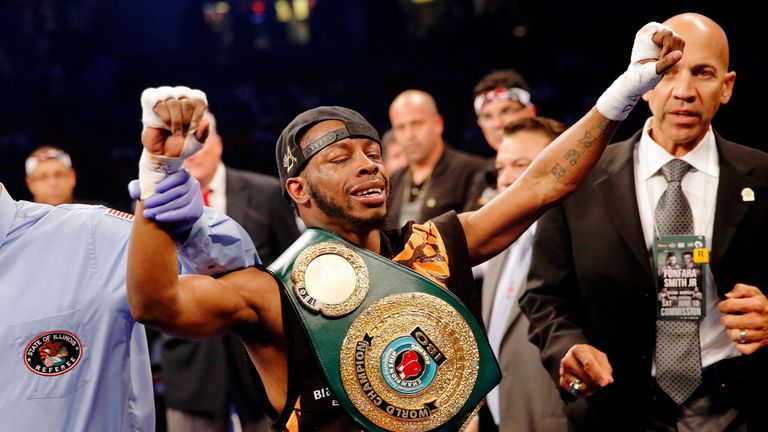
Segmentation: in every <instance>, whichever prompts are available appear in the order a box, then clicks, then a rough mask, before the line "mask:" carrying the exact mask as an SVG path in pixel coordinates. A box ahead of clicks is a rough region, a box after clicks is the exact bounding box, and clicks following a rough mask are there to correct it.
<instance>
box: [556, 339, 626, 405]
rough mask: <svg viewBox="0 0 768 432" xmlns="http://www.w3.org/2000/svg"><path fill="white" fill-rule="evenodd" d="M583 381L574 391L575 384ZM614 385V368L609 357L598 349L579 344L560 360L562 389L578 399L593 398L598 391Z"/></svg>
mask: <svg viewBox="0 0 768 432" xmlns="http://www.w3.org/2000/svg"><path fill="white" fill-rule="evenodd" d="M577 380H579V381H581V383H582V384H581V385H580V386H577V387H579V388H578V391H576V390H577V389H574V386H573V383H574V382H576V383H578V382H579V381H577ZM611 383H613V367H611V363H610V362H608V356H606V355H605V353H603V352H602V351H600V350H598V349H597V348H595V347H593V346H591V345H586V344H577V345H574V346H572V347H571V349H569V350H568V352H567V353H565V356H564V357H563V359H562V360H560V387H561V388H563V390H565V391H567V392H568V393H571V394H572V395H574V396H578V397H588V396H592V395H593V394H594V393H595V392H596V391H597V390H598V389H600V388H601V387H605V386H607V385H608V384H611Z"/></svg>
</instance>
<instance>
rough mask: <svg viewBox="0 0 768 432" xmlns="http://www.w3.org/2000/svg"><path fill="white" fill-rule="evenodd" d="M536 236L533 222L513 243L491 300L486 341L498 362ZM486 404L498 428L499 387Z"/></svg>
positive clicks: (489, 395) (522, 286)
mask: <svg viewBox="0 0 768 432" xmlns="http://www.w3.org/2000/svg"><path fill="white" fill-rule="evenodd" d="M535 235H536V223H535V222H534V224H533V225H531V226H530V227H529V228H528V230H526V231H525V232H524V233H523V234H522V235H521V236H520V237H519V238H518V239H517V240H516V241H515V242H514V243H512V244H511V245H510V246H509V249H508V253H507V257H506V259H505V260H504V264H503V266H502V268H501V272H500V273H499V281H498V283H497V284H496V293H495V295H494V298H493V306H492V309H491V318H490V320H489V321H490V322H489V323H488V341H489V342H490V343H491V348H493V353H494V354H495V355H496V358H499V350H500V349H501V341H502V339H504V335H505V334H506V333H507V323H508V322H509V318H510V315H511V314H512V308H513V307H514V306H515V302H516V301H517V298H518V297H520V293H521V292H522V290H523V288H524V287H525V283H526V281H527V279H528V269H529V268H530V266H531V252H532V250H533V239H534V237H535ZM486 401H487V403H488V409H490V411H491V414H492V415H493V420H494V421H495V422H496V424H497V425H498V424H499V419H500V418H499V386H496V387H494V389H493V390H491V392H490V393H489V394H488V396H487V398H486Z"/></svg>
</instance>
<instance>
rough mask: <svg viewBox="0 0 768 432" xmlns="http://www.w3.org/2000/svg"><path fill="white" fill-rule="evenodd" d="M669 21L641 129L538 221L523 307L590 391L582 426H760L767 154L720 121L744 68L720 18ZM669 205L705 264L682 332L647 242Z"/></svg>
mask: <svg viewBox="0 0 768 432" xmlns="http://www.w3.org/2000/svg"><path fill="white" fill-rule="evenodd" d="M665 24H666V25H667V26H669V27H671V28H672V30H674V31H675V32H676V33H677V34H679V35H680V36H681V37H682V38H683V40H684V41H685V49H684V53H683V57H682V59H681V60H680V62H679V63H678V64H677V65H675V66H674V67H673V68H671V69H670V70H669V71H667V72H666V74H665V76H664V77H663V78H662V80H661V82H660V83H659V84H658V85H657V86H656V87H655V88H654V89H653V90H651V91H649V92H646V93H645V94H644V95H643V96H642V97H643V99H644V100H646V101H647V102H648V104H649V106H650V109H651V112H652V117H651V118H650V119H649V120H648V121H647V122H646V124H645V127H644V128H643V129H642V130H641V131H640V132H638V133H637V134H635V135H634V136H633V137H632V138H630V139H629V140H627V141H624V142H621V143H618V144H615V145H611V146H609V147H608V149H607V150H606V152H605V154H604V155H603V157H602V159H601V161H600V162H599V163H598V165H597V167H596V168H595V170H594V171H593V172H592V173H591V174H590V177H588V179H587V180H586V181H585V182H584V184H583V185H582V187H581V188H580V189H579V190H578V191H577V192H576V193H575V194H574V195H573V196H572V197H570V198H569V199H568V200H566V201H565V202H563V204H562V205H561V206H560V207H556V208H554V209H552V210H551V211H550V212H548V213H547V214H546V215H545V216H543V217H542V218H541V219H540V220H539V223H538V230H537V237H536V240H535V244H534V253H533V258H532V264H531V269H530V273H529V282H528V290H527V291H526V292H525V293H524V295H523V297H522V298H521V300H520V302H521V307H522V309H523V311H524V313H525V314H526V315H527V316H528V318H529V319H530V322H531V325H530V330H529V336H530V338H531V340H532V341H533V342H534V343H535V344H537V345H538V346H539V348H540V349H541V358H542V361H543V363H544V365H545V367H546V368H547V369H548V370H549V373H550V375H551V376H552V378H553V379H554V380H555V381H556V382H557V383H558V384H559V386H560V388H561V389H562V394H563V396H564V397H566V398H569V397H571V395H573V396H576V397H582V398H586V399H587V402H588V412H587V419H586V421H587V423H586V425H587V429H589V430H643V431H645V430H654V431H655V430H686V431H687V430H697V431H698V430H706V431H710V430H717V431H720V430H747V429H748V430H766V422H765V420H764V419H763V416H762V415H761V413H760V410H764V409H765V407H766V406H768V398H767V396H766V395H768V393H767V392H766V389H767V388H768V367H766V365H768V350H766V349H764V347H765V345H768V339H767V338H768V299H766V296H765V292H766V289H768V272H766V271H765V260H764V257H763V255H762V254H756V253H754V251H757V250H761V249H762V247H763V245H765V244H766V242H768V225H767V224H766V223H765V221H766V218H768V196H766V190H767V188H768V176H767V175H766V173H768V155H766V154H764V153H761V152H759V151H756V150H753V149H750V148H747V147H743V146H740V145H737V144H734V143H731V142H729V141H727V140H725V139H723V138H722V137H720V136H719V135H718V134H717V133H716V132H714V131H713V130H712V128H711V125H710V124H711V120H712V118H713V117H714V115H715V113H716V112H717V111H718V109H719V107H720V105H722V104H725V103H727V102H728V101H729V100H730V98H731V93H732V90H733V85H734V81H735V78H736V74H735V72H729V71H728V62H729V48H728V41H727V38H726V36H725V33H724V31H723V30H722V29H721V28H720V26H719V25H717V24H716V23H715V22H714V21H712V20H710V19H709V18H707V17H704V16H702V15H698V14H682V15H678V16H675V17H672V18H670V19H669V20H668V21H667V22H666V23H665ZM601 99H602V98H601ZM600 105H601V102H600V101H598V107H600ZM679 161H684V163H682V162H679ZM680 167H683V168H682V169H680ZM675 170H678V172H677V175H673V173H672V171H675ZM681 173H683V175H682V176H681V175H680V174H681ZM681 191H682V194H683V195H684V196H685V198H682V197H681V196H680V194H681ZM664 196H667V197H669V196H675V197H677V201H676V203H675V204H674V205H669V201H668V200H667V199H666V198H665V197H664ZM662 198H665V199H662ZM684 203H685V205H684ZM673 207H674V208H675V209H678V210H679V213H677V214H678V216H677V217H676V218H675V219H674V220H673V222H676V223H677V224H678V225H680V226H683V225H685V226H687V231H688V233H689V234H693V235H703V236H705V238H706V246H705V247H706V248H707V249H708V250H709V264H710V267H709V270H710V271H708V272H707V276H706V279H707V284H706V290H703V291H704V292H703V294H704V297H705V301H706V316H704V317H703V319H702V320H701V321H686V320H682V319H680V320H676V321H673V323H674V324H672V327H673V328H675V329H683V328H685V329H686V330H685V331H679V332H678V333H676V334H670V332H669V329H670V326H669V324H665V323H669V321H664V320H659V319H657V313H658V312H657V311H659V308H658V307H659V304H658V303H657V302H658V301H659V300H657V298H658V297H657V295H656V293H657V288H656V286H655V282H654V281H655V279H656V275H655V269H654V268H653V267H654V266H655V265H658V264H656V263H654V262H657V260H656V259H652V258H651V254H650V253H649V251H650V249H651V246H652V244H653V243H654V239H655V238H656V235H657V234H658V235H663V234H664V233H665V232H663V231H664V230H662V228H661V225H667V223H666V219H667V216H665V215H668V214H669V213H667V210H668V208H673ZM686 208H687V211H686V210H684V209H686ZM662 222H664V223H662ZM683 222H685V223H683ZM705 251H706V250H705ZM705 251H704V252H705ZM703 255H706V254H703ZM653 256H654V257H655V256H658V255H657V254H654V255H653ZM690 324H692V325H690ZM691 342H692V343H691ZM670 358H674V359H675V361H674V362H673V363H672V364H671V365H670V362H669V360H670ZM670 377H671V378H672V379H671V380H670V379H669V378H670Z"/></svg>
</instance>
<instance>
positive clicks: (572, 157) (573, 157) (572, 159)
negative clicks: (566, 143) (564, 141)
mask: <svg viewBox="0 0 768 432" xmlns="http://www.w3.org/2000/svg"><path fill="white" fill-rule="evenodd" d="M580 157H581V153H579V152H578V151H577V150H574V149H570V150H568V152H567V153H566V154H565V156H563V159H565V160H566V161H568V163H569V164H571V166H573V165H576V164H577V163H578V162H579V158H580Z"/></svg>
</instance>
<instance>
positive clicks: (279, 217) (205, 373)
mask: <svg viewBox="0 0 768 432" xmlns="http://www.w3.org/2000/svg"><path fill="white" fill-rule="evenodd" d="M226 178H227V180H226V181H227V215H228V216H230V217H231V218H232V219H234V220H235V221H236V222H237V223H239V224H240V225H242V227H243V228H244V229H245V230H246V232H248V235H249V236H250V237H251V239H252V240H253V243H254V244H255V245H256V249H257V251H258V252H259V257H260V258H261V261H262V263H263V264H264V265H268V264H269V263H271V262H272V261H273V260H274V259H275V258H277V257H278V256H279V255H280V254H281V253H282V252H283V251H284V250H285V249H286V248H287V247H288V246H290V245H291V244H292V243H293V242H294V241H295V240H296V239H297V238H298V236H299V231H298V228H297V226H296V221H295V218H294V214H293V210H292V209H291V207H290V204H288V203H287V202H286V201H285V200H284V199H283V197H282V195H281V192H280V183H279V181H278V180H277V179H276V178H274V177H269V176H265V175H262V174H257V173H253V172H247V171H240V170H236V169H232V168H227V177H226ZM162 370H163V377H164V379H165V389H166V394H165V403H166V405H167V406H169V407H171V408H174V409H178V410H182V411H186V412H190V413H194V414H197V415H202V416H206V417H209V418H210V417H218V416H221V415H225V414H226V409H227V403H228V402H227V401H228V400H229V401H232V402H234V403H235V405H236V407H237V409H238V413H239V415H240V417H241V420H243V421H244V422H249V421H251V420H256V419H258V418H260V417H261V416H263V415H264V410H265V408H266V407H267V406H268V403H267V402H266V401H265V400H263V390H262V389H261V388H260V381H259V380H258V375H257V374H256V371H255V370H254V369H253V366H252V365H251V362H250V360H249V359H248V358H247V356H246V353H245V350H244V349H243V347H242V344H241V343H240V341H239V340H238V339H237V338H236V337H234V336H231V335H227V336H223V337H216V338H212V339H206V340H202V341H190V340H185V339H179V338H168V339H167V340H166V341H165V343H164V346H163V364H162Z"/></svg>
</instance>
